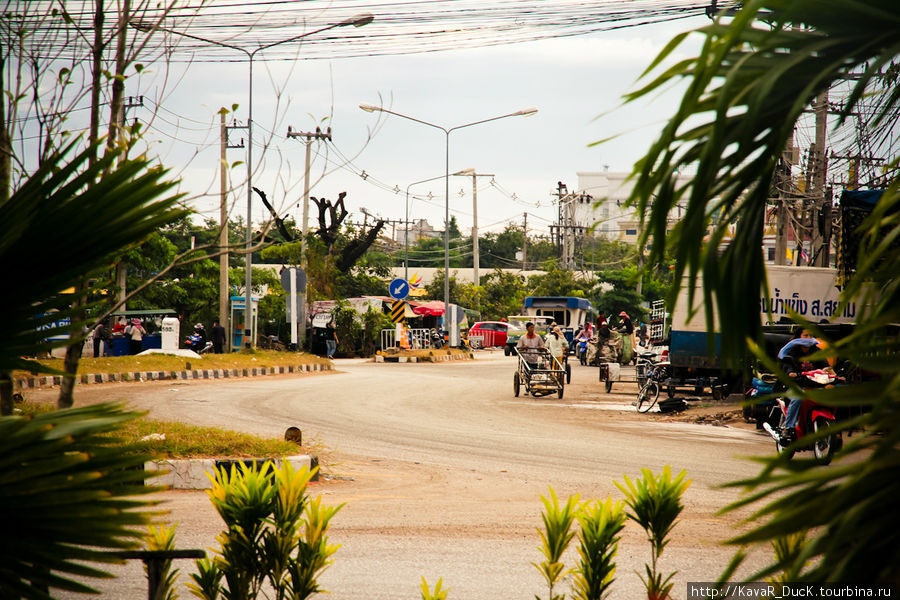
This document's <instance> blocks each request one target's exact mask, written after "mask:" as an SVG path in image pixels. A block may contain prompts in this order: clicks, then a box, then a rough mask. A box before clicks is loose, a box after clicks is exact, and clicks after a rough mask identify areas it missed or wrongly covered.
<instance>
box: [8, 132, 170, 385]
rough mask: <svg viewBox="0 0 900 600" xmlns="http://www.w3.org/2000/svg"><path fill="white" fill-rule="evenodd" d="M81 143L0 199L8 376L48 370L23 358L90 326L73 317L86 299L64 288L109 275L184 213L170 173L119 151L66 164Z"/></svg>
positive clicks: (80, 157) (85, 153)
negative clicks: (9, 287) (9, 288)
mask: <svg viewBox="0 0 900 600" xmlns="http://www.w3.org/2000/svg"><path fill="white" fill-rule="evenodd" d="M75 144H76V142H72V143H71V144H70V145H69V146H67V147H65V148H64V149H63V150H61V151H60V152H59V153H58V154H56V155H54V156H52V157H50V158H49V159H48V160H47V161H45V162H44V163H43V164H42V165H41V167H40V168H39V169H38V171H37V172H35V173H34V175H32V176H31V177H30V178H29V179H28V181H26V182H25V183H24V184H23V185H22V187H21V188H19V189H18V190H17V191H16V192H15V193H13V195H12V196H11V197H10V198H9V199H8V200H7V201H6V202H3V203H2V204H0V222H2V223H3V224H4V234H3V236H2V239H0V264H3V265H4V275H5V277H7V279H6V281H8V282H11V283H13V285H14V286H15V291H14V293H5V294H2V295H0V311H2V314H4V315H6V319H5V322H6V323H7V328H6V331H5V332H4V343H3V344H2V345H0V373H3V372H9V371H12V370H13V369H21V368H27V369H31V370H34V371H42V370H46V369H43V368H42V367H41V366H40V365H39V364H38V363H36V362H33V361H28V360H27V359H23V358H21V357H23V356H29V355H34V354H36V353H38V352H39V351H45V350H48V349H49V348H51V347H53V346H59V345H64V344H66V343H67V342H66V341H65V340H58V341H56V342H48V341H46V340H47V339H48V338H51V337H58V336H64V335H66V334H72V335H76V336H77V335H80V333H81V328H82V325H83V324H82V323H80V322H78V320H77V319H74V320H73V319H72V317H73V315H74V313H73V312H72V311H71V306H72V305H73V303H74V302H75V301H76V300H77V299H78V297H77V296H75V295H72V294H62V293H61V292H62V291H63V290H65V289H66V288H69V287H71V286H72V285H73V284H75V283H76V282H78V281H81V280H83V279H87V278H90V277H101V276H103V275H104V274H105V273H106V272H108V270H109V268H110V266H111V264H112V262H113V260H112V258H111V257H112V256H113V254H114V253H115V252H117V251H120V250H122V249H123V248H128V247H130V246H132V245H134V244H136V243H139V242H140V241H141V240H143V239H144V238H145V237H147V236H148V235H149V234H150V233H152V232H153V231H155V230H156V229H158V228H160V227H162V226H163V225H165V224H166V223H168V222H170V221H172V220H174V219H175V218H177V217H179V216H181V215H183V214H184V211H182V210H180V209H176V208H174V206H175V204H176V202H177V200H178V199H179V197H180V196H179V195H177V194H172V195H168V196H166V194H168V193H169V192H170V191H171V190H172V188H173V186H174V185H175V183H174V182H171V181H165V179H164V178H165V176H166V171H165V170H162V169H159V168H156V167H151V165H150V163H149V161H148V160H147V159H146V158H143V157H142V158H137V159H128V158H123V157H122V156H121V155H120V154H119V153H118V152H115V151H111V152H109V153H107V154H106V155H105V156H104V157H103V158H102V159H100V160H98V161H97V163H95V164H93V165H90V164H88V158H89V156H90V152H91V149H90V148H89V149H87V150H85V151H83V152H81V153H80V154H78V155H76V156H74V157H73V158H72V159H71V160H69V161H68V162H66V161H65V158H66V156H67V155H68V154H69V153H71V152H72V151H73V149H74V147H75ZM160 197H164V198H163V199H159V198H160ZM66 320H68V321H69V323H68V324H60V323H61V322H63V323H64V322H65V321H66Z"/></svg>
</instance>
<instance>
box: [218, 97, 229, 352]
mask: <svg viewBox="0 0 900 600" xmlns="http://www.w3.org/2000/svg"><path fill="white" fill-rule="evenodd" d="M226 112H227V111H226V110H225V109H224V108H222V109H221V110H219V134H220V136H221V145H220V148H219V253H220V254H219V324H220V325H221V326H223V327H226V329H227V330H228V331H231V325H230V324H229V323H230V321H229V320H228V298H229V294H228V156H227V155H226V150H227V149H228V127H226V125H225V113H226ZM231 337H232V336H230V335H229V336H227V337H226V339H225V351H226V352H231Z"/></svg>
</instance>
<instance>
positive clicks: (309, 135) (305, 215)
mask: <svg viewBox="0 0 900 600" xmlns="http://www.w3.org/2000/svg"><path fill="white" fill-rule="evenodd" d="M287 136H288V137H289V138H305V139H306V163H305V164H304V169H303V173H304V175H303V211H302V216H301V221H300V266H301V267H302V268H303V269H304V270H305V269H306V266H307V265H306V262H307V259H308V257H307V256H306V232H307V227H308V226H309V225H308V221H309V163H310V148H311V146H312V141H313V140H328V141H329V142H330V141H331V127H329V128H327V129H326V130H325V132H324V133H323V132H322V130H321V129H320V128H319V127H316V130H315V131H311V132H302V131H298V132H294V131H291V128H290V127H288V132H287ZM307 283H309V279H307ZM297 312H298V313H299V315H298V316H299V322H300V348H303V347H304V346H305V344H306V289H305V288H304V289H303V290H301V291H300V309H299V310H298V311H297Z"/></svg>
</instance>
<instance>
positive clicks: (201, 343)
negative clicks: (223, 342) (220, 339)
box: [184, 323, 213, 354]
mask: <svg viewBox="0 0 900 600" xmlns="http://www.w3.org/2000/svg"><path fill="white" fill-rule="evenodd" d="M184 345H185V346H186V347H187V348H188V349H189V350H193V351H194V352H196V353H197V354H206V353H207V352H210V351H211V350H212V348H213V344H212V342H211V341H209V340H207V339H206V328H204V327H203V324H202V323H197V324H196V325H194V331H193V333H191V335H189V336H188V337H187V339H185V340H184Z"/></svg>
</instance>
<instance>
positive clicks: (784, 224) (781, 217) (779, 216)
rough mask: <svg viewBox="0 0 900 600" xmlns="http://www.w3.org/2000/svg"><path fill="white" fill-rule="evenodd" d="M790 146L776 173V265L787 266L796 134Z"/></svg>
mask: <svg viewBox="0 0 900 600" xmlns="http://www.w3.org/2000/svg"><path fill="white" fill-rule="evenodd" d="M789 144H790V145H788V146H785V149H784V151H783V152H782V153H781V164H780V165H779V166H778V171H777V172H776V175H775V177H776V180H775V181H776V187H777V190H778V197H777V199H776V200H775V202H776V204H775V264H776V265H784V264H787V242H788V240H787V238H788V235H787V232H788V199H789V198H790V197H791V196H792V194H791V191H792V189H793V179H792V178H791V167H792V165H793V161H794V134H793V133H791V140H790V142H789Z"/></svg>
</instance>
